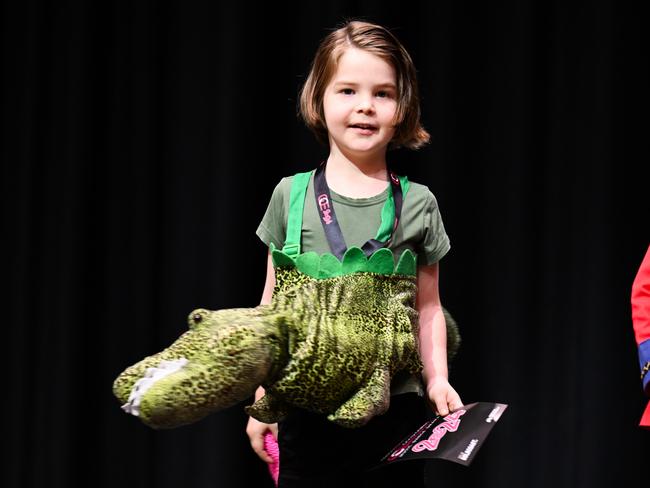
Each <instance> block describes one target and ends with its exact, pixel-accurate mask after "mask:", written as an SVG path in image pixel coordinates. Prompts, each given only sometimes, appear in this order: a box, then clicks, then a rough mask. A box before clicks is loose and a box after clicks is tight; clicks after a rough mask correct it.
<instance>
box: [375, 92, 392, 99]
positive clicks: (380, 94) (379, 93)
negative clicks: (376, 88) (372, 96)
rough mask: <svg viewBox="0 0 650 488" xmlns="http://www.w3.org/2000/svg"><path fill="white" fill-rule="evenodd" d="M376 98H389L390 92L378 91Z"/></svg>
mask: <svg viewBox="0 0 650 488" xmlns="http://www.w3.org/2000/svg"><path fill="white" fill-rule="evenodd" d="M377 96H378V97H379V98H390V96H391V94H390V92H387V91H380V92H377Z"/></svg>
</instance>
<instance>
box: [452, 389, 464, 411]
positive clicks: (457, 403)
mask: <svg viewBox="0 0 650 488" xmlns="http://www.w3.org/2000/svg"><path fill="white" fill-rule="evenodd" d="M462 406H463V402H462V400H461V399H460V396H459V395H458V393H456V394H455V395H454V396H452V398H451V400H449V408H450V409H451V410H458V409H459V408H461V407H462Z"/></svg>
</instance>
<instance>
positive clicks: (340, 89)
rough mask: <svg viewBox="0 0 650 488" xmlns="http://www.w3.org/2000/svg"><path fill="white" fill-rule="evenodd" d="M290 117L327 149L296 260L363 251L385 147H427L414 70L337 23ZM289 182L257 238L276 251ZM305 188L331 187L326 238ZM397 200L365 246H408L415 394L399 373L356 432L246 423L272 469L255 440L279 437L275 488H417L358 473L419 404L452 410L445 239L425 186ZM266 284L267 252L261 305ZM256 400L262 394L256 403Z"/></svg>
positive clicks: (406, 466) (370, 28)
mask: <svg viewBox="0 0 650 488" xmlns="http://www.w3.org/2000/svg"><path fill="white" fill-rule="evenodd" d="M300 113H301V115H302V117H303V119H304V120H305V122H306V124H307V125H308V127H309V128H310V129H311V130H312V131H313V132H314V133H315V134H316V136H317V137H318V138H319V139H320V140H321V141H323V142H327V143H328V144H329V148H330V152H329V156H328V158H327V161H325V162H323V164H322V165H321V167H320V169H319V171H318V172H316V174H313V175H312V176H311V177H310V178H309V182H308V186H307V189H306V195H305V197H304V210H303V212H302V215H300V216H298V217H299V218H301V219H302V223H301V225H302V232H301V235H300V241H301V242H300V248H301V252H307V251H315V252H317V253H318V254H322V253H326V252H332V253H334V254H335V255H337V256H339V257H340V255H341V253H342V252H344V251H345V249H346V246H358V247H362V246H364V243H365V242H366V241H367V240H368V239H369V238H372V237H373V236H375V234H377V229H378V228H379V227H380V223H381V221H382V210H383V209H384V206H385V203H386V201H387V200H388V199H391V201H392V198H393V191H394V190H393V189H392V186H394V184H395V182H396V180H397V178H393V183H391V177H392V176H393V175H392V174H391V173H390V172H389V170H388V169H387V163H386V151H387V149H388V147H389V146H390V147H400V146H404V147H407V148H410V149H417V148H419V147H421V146H422V145H424V144H425V143H427V142H428V139H429V135H428V134H427V132H426V131H425V130H424V129H423V128H422V126H421V125H420V120H419V118H420V108H419V100H418V89H417V82H416V75H415V68H414V66H413V63H412V61H411V58H410V56H409V54H408V53H407V52H406V50H405V49H404V47H403V46H402V45H401V44H400V42H399V41H398V40H397V39H396V38H395V37H394V36H393V35H392V34H391V33H390V32H388V31H387V30H386V29H385V28H383V27H381V26H378V25H373V24H369V23H366V22H358V21H353V22H349V23H347V24H345V25H344V26H343V27H341V28H339V29H338V30H335V31H333V32H332V33H331V34H329V35H328V36H327V37H326V38H325V39H324V40H323V41H322V42H321V44H320V46H319V48H318V50H317V52H316V55H315V58H314V61H313V64H312V67H311V72H310V74H309V76H308V78H307V81H306V83H305V86H304V87H303V89H302V93H301V99H300ZM294 180H295V178H293V177H287V178H283V179H282V180H281V181H280V183H279V184H278V185H277V186H276V188H275V190H274V192H273V195H272V197H271V202H270V204H269V206H268V209H267V211H266V214H265V215H264V218H263V220H262V222H261V224H260V226H259V228H258V230H257V234H258V236H259V237H260V238H261V239H262V241H264V242H265V243H266V244H267V245H269V246H270V245H271V244H273V245H274V246H275V247H277V248H282V246H283V245H284V244H285V239H286V238H287V236H286V235H285V233H286V229H287V219H288V217H289V214H290V213H291V212H290V210H291V209H290V208H289V201H290V198H291V189H292V184H293V182H294ZM315 184H317V185H318V189H319V190H318V194H319V195H321V189H322V188H325V189H326V190H329V193H330V194H331V200H332V201H333V204H332V206H333V210H334V214H335V216H330V214H329V213H328V214H327V216H326V219H329V220H328V222H329V221H331V220H336V221H338V224H339V226H340V230H341V233H340V234H336V233H334V234H332V232H333V231H331V230H330V228H329V227H327V226H326V225H325V224H322V223H321V222H320V218H319V210H321V211H322V210H324V209H325V210H326V211H329V208H325V207H327V203H328V202H327V201H325V202H323V201H321V200H319V202H318V203H317V202H316V201H315V193H314V185H315ZM402 197H403V203H402V204H400V205H398V204H397V203H394V204H393V205H392V208H393V209H394V216H395V223H396V224H397V225H396V226H393V231H392V234H391V235H390V237H389V238H388V239H387V240H385V242H378V241H377V240H374V242H372V240H371V241H370V242H368V243H366V245H365V246H364V249H366V247H367V248H368V249H370V250H372V249H373V247H372V246H373V245H374V246H375V248H376V246H378V245H379V246H381V245H387V247H389V249H391V250H392V251H393V253H394V256H395V259H398V258H399V256H400V255H401V253H402V252H403V251H404V250H406V249H410V250H412V251H413V252H414V253H416V254H417V260H418V270H417V286H418V292H417V298H416V308H417V310H418V312H419V325H420V328H419V341H420V355H421V359H422V363H423V365H424V370H423V380H424V388H423V385H422V383H421V382H420V380H419V378H416V377H414V376H412V375H409V374H399V373H398V374H397V375H396V376H395V377H394V379H393V382H392V384H391V402H390V408H389V410H388V411H387V412H386V413H385V414H383V415H379V416H376V417H374V418H372V419H371V420H370V422H368V424H366V425H365V426H363V427H360V428H353V429H351V428H345V427H341V426H339V425H335V424H333V423H332V422H329V421H328V420H327V419H326V418H325V417H324V416H319V415H316V414H313V413H311V412H308V411H306V410H302V409H298V408H296V409H295V410H293V411H292V412H291V413H290V414H289V415H288V416H287V417H286V418H285V419H284V420H282V421H280V422H279V425H278V424H272V425H267V424H264V423H261V422H259V421H257V420H255V419H254V418H252V417H251V418H250V419H249V422H248V426H247V434H248V435H249V437H250V439H251V444H252V447H253V449H254V450H255V452H256V453H257V454H258V455H259V456H260V457H261V458H262V459H263V460H264V461H266V462H269V463H270V462H272V459H271V457H270V456H269V455H268V453H266V452H265V450H264V434H265V433H267V432H268V431H271V432H272V433H273V435H274V436H276V437H277V438H278V442H279V447H280V475H279V487H280V488H289V487H298V486H301V487H302V486H304V487H307V486H309V487H317V486H337V487H343V486H348V485H349V486H355V487H359V486H366V485H365V484H364V483H367V484H368V486H370V485H372V486H375V487H378V486H402V485H403V486H423V473H422V468H423V466H422V465H421V464H417V462H416V461H408V462H403V463H396V464H394V465H392V466H389V467H388V468H382V469H380V470H376V471H370V472H365V471H364V468H366V467H368V466H370V465H371V464H373V462H376V461H378V460H379V459H380V458H381V456H382V455H383V454H385V453H386V452H387V451H388V450H389V449H390V448H391V447H393V446H394V445H395V444H397V443H398V442H399V441H400V440H401V439H402V438H403V437H404V436H405V435H407V434H409V433H410V432H411V431H413V430H415V429H416V428H417V427H419V426H420V425H421V424H422V422H423V421H424V412H423V409H422V405H423V403H422V401H421V399H420V397H421V396H423V395H426V398H427V399H428V400H430V401H431V402H432V403H433V404H434V405H435V408H436V410H437V411H438V413H439V414H441V415H446V414H447V413H449V411H450V410H453V409H456V408H459V407H460V406H461V405H462V402H461V400H460V397H459V395H458V394H457V393H456V391H455V390H454V389H453V388H452V387H451V386H450V384H449V383H448V381H447V351H446V325H445V319H444V316H443V312H442V307H441V304H440V298H439V293H438V275H439V269H438V261H439V260H440V259H441V258H442V257H443V256H444V255H445V254H446V253H447V251H448V250H449V239H448V238H447V235H446V234H445V231H444V227H443V225H442V220H441V218H440V214H439V211H438V208H437V204H436V200H435V198H434V196H433V194H432V193H431V192H430V191H429V190H428V188H427V187H425V186H423V185H419V184H417V183H412V182H411V183H410V185H409V186H408V192H406V193H405V194H403V195H402ZM395 201H396V202H397V200H395ZM317 206H318V207H319V208H318V209H317ZM400 206H401V215H399V213H400V212H399V209H398V207H400ZM391 218H392V216H391ZM391 222H392V220H391ZM326 227H327V230H326ZM366 254H370V252H366ZM274 284H275V274H274V267H273V264H272V261H271V254H270V253H269V259H268V264H267V278H266V284H265V286H264V292H263V295H262V300H261V303H263V304H265V303H270V301H271V296H272V294H273V287H274ZM359 299H360V300H367V299H368V298H367V297H359ZM262 396H264V390H263V388H262V387H260V388H259V389H258V390H257V392H256V394H255V399H256V400H257V399H259V398H261V397H262ZM278 429H279V431H278Z"/></svg>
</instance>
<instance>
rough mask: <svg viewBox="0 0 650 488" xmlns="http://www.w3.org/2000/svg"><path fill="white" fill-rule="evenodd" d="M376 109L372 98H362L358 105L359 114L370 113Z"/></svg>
mask: <svg viewBox="0 0 650 488" xmlns="http://www.w3.org/2000/svg"><path fill="white" fill-rule="evenodd" d="M373 109H374V105H373V103H372V97H361V98H360V100H359V104H358V105H357V111H358V112H369V111H372V110H373Z"/></svg>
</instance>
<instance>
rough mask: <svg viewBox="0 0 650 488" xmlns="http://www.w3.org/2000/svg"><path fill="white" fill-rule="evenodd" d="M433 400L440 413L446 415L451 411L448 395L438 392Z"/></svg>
mask: <svg viewBox="0 0 650 488" xmlns="http://www.w3.org/2000/svg"><path fill="white" fill-rule="evenodd" d="M433 401H434V403H435V404H436V411H437V412H438V415H440V416H442V417H444V416H445V415H447V414H448V413H449V407H448V406H447V397H446V395H444V394H438V395H436V396H434V397H433Z"/></svg>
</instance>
